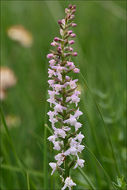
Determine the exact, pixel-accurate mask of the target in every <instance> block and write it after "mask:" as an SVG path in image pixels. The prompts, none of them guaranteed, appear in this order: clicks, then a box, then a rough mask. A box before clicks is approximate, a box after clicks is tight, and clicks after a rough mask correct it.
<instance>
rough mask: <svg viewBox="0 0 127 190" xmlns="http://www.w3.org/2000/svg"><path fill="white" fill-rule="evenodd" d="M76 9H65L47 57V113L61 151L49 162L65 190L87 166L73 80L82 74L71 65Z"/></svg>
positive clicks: (54, 143) (57, 145) (71, 7)
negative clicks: (75, 171)
mask: <svg viewBox="0 0 127 190" xmlns="http://www.w3.org/2000/svg"><path fill="white" fill-rule="evenodd" d="M75 11H76V6H75V5H69V7H68V8H66V9H65V14H66V15H65V19H62V20H59V21H58V24H59V26H60V35H61V37H55V38H54V40H53V42H52V43H51V46H53V47H54V50H51V53H50V54H48V55H47V58H48V59H50V60H49V69H48V74H49V78H50V79H49V80H48V83H49V86H50V90H48V94H49V99H48V100H47V101H48V102H49V103H50V107H51V111H49V112H48V116H49V121H50V122H51V124H52V129H53V131H54V134H53V135H52V136H49V137H48V140H49V141H51V142H52V143H53V149H54V150H56V151H58V153H57V154H56V155H55V162H50V163H49V165H50V166H51V168H52V173H51V174H53V173H54V172H55V171H56V170H57V171H58V172H59V173H60V177H61V178H62V182H63V187H62V190H64V189H66V188H69V190H71V188H72V186H75V185H76V184H75V183H74V182H73V181H72V179H71V177H70V174H69V171H70V169H71V168H73V169H75V168H77V167H78V166H80V167H83V166H84V160H83V159H80V158H79V154H80V153H81V152H82V150H83V149H84V145H81V142H82V139H83V138H84V135H83V134H81V132H79V128H81V127H82V124H81V123H80V122H79V121H78V119H79V117H80V116H81V115H82V114H83V113H82V112H81V111H80V110H79V108H78V103H79V101H80V98H79V95H80V91H78V90H77V82H78V79H74V80H73V79H72V77H71V72H73V73H79V72H80V70H79V69H78V68H77V67H76V66H75V64H74V63H73V62H72V61H71V57H72V56H77V52H74V50H73V48H72V47H71V45H72V44H74V43H75V41H74V40H73V38H74V37H75V36H76V34H75V33H73V31H72V30H71V29H70V28H72V27H75V26H76V24H75V23H74V22H73V19H74V18H75V15H74V13H75Z"/></svg>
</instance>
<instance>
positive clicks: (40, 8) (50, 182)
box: [0, 1, 127, 190]
mask: <svg viewBox="0 0 127 190" xmlns="http://www.w3.org/2000/svg"><path fill="white" fill-rule="evenodd" d="M72 2H73V1H72ZM68 3H69V1H2V2H1V8H2V9H1V11H2V12H1V65H2V66H8V67H10V68H11V69H13V71H14V72H15V75H16V77H17V79H18V81H17V84H16V86H15V87H13V88H12V89H10V90H9V91H8V94H7V98H6V99H5V100H4V101H3V102H2V103H1V110H0V116H1V157H0V162H1V183H0V188H1V190H12V189H13V190H34V189H35V190H57V189H60V186H61V184H60V180H59V176H58V175H57V174H54V175H53V176H51V174H50V173H51V169H50V168H49V165H48V163H49V162H50V161H51V160H52V159H53V156H54V155H55V152H54V151H53V150H52V145H51V144H50V143H49V142H48V141H47V137H48V136H49V135H50V134H51V133H52V130H51V125H50V122H49V121H48V117H47V114H46V113H47V111H48V110H49V105H48V103H47V102H46V100H47V90H48V84H47V69H48V61H47V60H46V55H47V53H48V52H49V48H50V47H49V45H50V42H51V41H52V38H53V37H54V36H56V34H57V35H58V33H59V31H58V25H57V20H58V19H61V18H62V17H63V15H64V8H65V7H66V6H67V5H68ZM106 3H107V4H106ZM74 4H76V6H77V13H76V23H77V24H78V27H77V28H76V29H75V33H76V34H77V38H76V44H75V46H74V47H75V49H76V50H77V51H78V57H77V58H76V60H75V63H76V64H77V65H78V67H79V68H80V70H81V74H79V88H80V90H81V102H80V110H81V111H82V112H83V113H84V115H83V116H82V117H81V119H80V120H81V123H83V128H82V133H83V134H84V135H85V140H84V145H85V146H86V148H85V150H84V151H83V154H82V157H83V158H84V159H85V161H86V163H85V167H84V168H82V169H80V168H78V169H76V170H75V171H72V172H71V175H73V179H74V181H75V182H76V183H77V186H76V187H74V190H84V189H93V190H95V189H96V190H109V189H125V187H124V186H125V183H126V182H125V181H126V180H124V179H122V176H124V178H125V179H126V178H127V173H126V171H127V165H126V162H127V160H126V151H127V147H126V105H125V104H126V72H125V70H126V44H125V39H126V17H125V11H126V9H125V6H126V3H125V1H121V2H120V1H119V2H118V1H114V2H112V1H111V2H105V3H102V2H101V1H74ZM17 24H21V25H23V26H24V27H25V28H27V29H28V30H29V31H30V32H31V33H32V35H33V39H34V42H33V46H32V47H31V48H24V47H22V46H21V45H20V44H19V43H17V42H14V41H12V40H11V39H9V38H8V36H7V32H6V31H7V29H8V28H9V27H10V26H12V25H17ZM7 115H15V116H16V117H19V118H20V123H19V124H18V125H16V126H9V125H7V122H6V116H7ZM118 177H119V179H118ZM120 185H121V187H119V186H120Z"/></svg>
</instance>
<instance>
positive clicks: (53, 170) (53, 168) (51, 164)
mask: <svg viewBox="0 0 127 190" xmlns="http://www.w3.org/2000/svg"><path fill="white" fill-rule="evenodd" d="M49 165H50V166H51V168H52V173H51V175H53V173H54V172H55V170H56V168H57V165H56V163H53V162H50V163H49Z"/></svg>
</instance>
